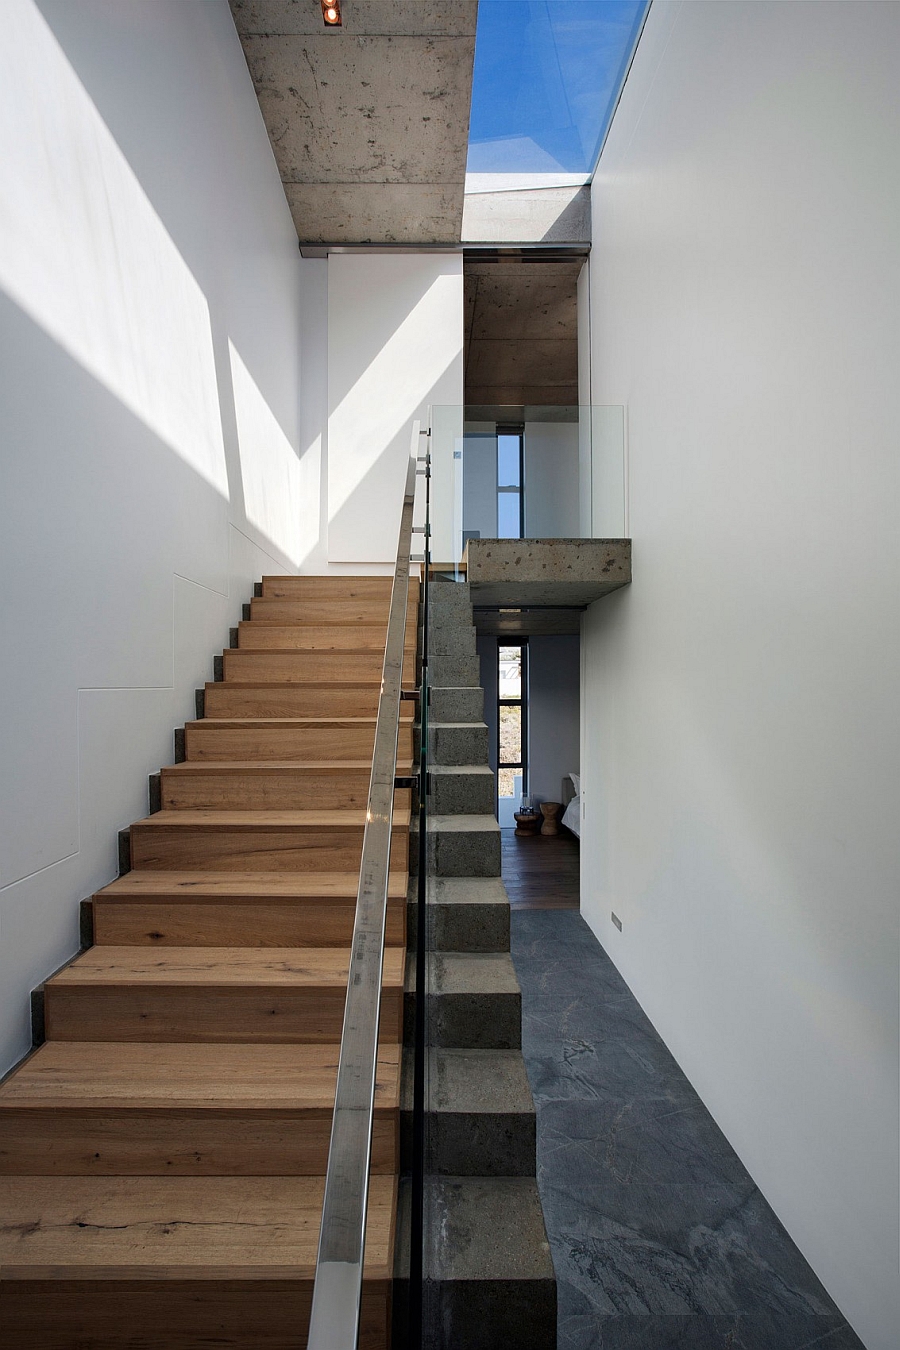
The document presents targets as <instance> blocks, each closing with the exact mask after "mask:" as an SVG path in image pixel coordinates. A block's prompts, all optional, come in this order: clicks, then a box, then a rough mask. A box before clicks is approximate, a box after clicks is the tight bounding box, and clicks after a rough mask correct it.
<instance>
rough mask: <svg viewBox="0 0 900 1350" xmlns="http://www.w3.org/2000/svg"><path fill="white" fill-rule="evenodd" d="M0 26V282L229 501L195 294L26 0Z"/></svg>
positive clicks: (9, 6) (12, 4)
mask: <svg viewBox="0 0 900 1350" xmlns="http://www.w3.org/2000/svg"><path fill="white" fill-rule="evenodd" d="M3 19H4V27H3V43H2V46H0V159H2V161H3V163H4V165H5V166H6V172H5V173H4V177H3V181H4V184H15V189H14V191H8V192H7V193H6V194H5V195H3V196H2V197H0V286H2V288H3V290H4V291H6V293H7V294H8V295H9V296H10V297H11V298H12V299H13V300H14V301H15V302H16V303H17V304H18V305H20V306H21V307H22V309H23V310H24V311H25V312H26V313H27V314H28V315H29V316H30V317H31V318H32V319H33V320H34V321H35V322H36V323H37V324H39V325H40V327H41V328H43V329H44V331H45V332H47V333H49V334H50V336H51V337H52V338H53V339H54V340H55V341H56V342H58V343H59V344H60V346H61V347H63V348H64V349H65V350H66V351H67V352H68V353H69V355H70V356H72V357H74V359H75V360H76V361H77V362H78V363H79V364H80V365H81V366H82V367H83V368H84V369H85V370H87V371H88V372H89V373H90V374H91V375H92V376H94V378H95V379H97V380H99V381H100V383H101V384H103V385H104V386H105V387H106V388H107V389H108V390H109V391H110V392H111V393H112V394H114V395H115V396H116V397H117V398H118V399H120V400H121V402H122V403H123V404H124V405H125V406H126V407H127V408H129V409H130V410H131V412H133V413H134V414H135V415H136V416H137V417H139V418H140V419H141V421H142V422H144V423H145V424H146V425H147V426H148V427H149V428H150V429H151V430H152V431H153V432H154V433H155V434H156V435H157V436H159V437H160V438H161V439H162V440H163V441H165V442H166V444H167V445H169V446H170V447H171V448H172V449H173V450H174V451H175V452H176V453H177V454H178V455H179V456H180V457H181V458H182V459H183V460H184V461H185V462H186V463H187V464H189V465H190V466H191V468H192V469H194V470H195V471H196V472H197V473H199V474H200V475H201V476H202V477H203V478H204V479H206V481H207V482H208V483H210V484H211V485H212V486H213V487H214V488H215V489H216V490H217V491H218V492H220V493H221V494H222V495H223V496H224V497H227V496H228V481H227V476H226V470H225V449H224V444H223V440H222V425H221V418H220V413H219V402H218V390H217V384H216V374H215V363H214V358H213V346H212V334H211V331H210V322H209V310H208V307H207V303H206V299H205V297H204V295H203V292H202V291H201V289H200V287H199V285H198V284H197V282H196V280H195V279H194V277H193V275H192V274H191V272H190V270H189V269H188V267H187V265H186V264H185V262H184V259H183V258H182V257H181V254H180V253H179V252H178V249H177V248H176V247H175V245H174V243H173V242H172V240H171V238H170V237H169V235H168V233H167V231H166V228H165V226H164V225H163V223H162V221H161V220H160V218H159V216H158V215H157V214H156V212H155V210H154V208H153V206H152V205H151V203H150V201H149V199H148V197H147V195H146V193H145V192H144V190H143V188H142V187H141V185H140V183H139V182H138V180H137V178H136V176H135V174H134V172H133V171H132V169H131V167H130V165H129V164H128V161H127V160H126V159H125V157H124V155H123V154H122V152H121V150H120V149H119V147H118V146H117V144H116V142H115V141H114V139H113V137H112V135H111V134H110V132H109V129H108V128H107V126H106V124H105V123H104V121H103V119H102V117H101V116H100V114H99V112H98V111H97V109H96V107H95V105H94V104H93V102H92V101H91V98H90V96H89V95H88V93H87V91H86V90H85V88H84V86H83V85H82V84H81V82H80V80H79V79H78V76H77V75H76V74H75V72H74V70H73V69H72V67H71V65H70V64H69V62H68V60H67V59H66V56H65V54H64V53H63V51H62V49H61V48H60V46H59V44H58V43H57V41H56V38H55V37H54V36H53V33H52V32H51V30H50V29H49V28H48V26H47V24H46V22H45V20H44V19H43V17H42V16H41V14H40V13H39V12H38V10H37V8H36V7H35V5H34V3H33V0H7V3H6V5H5V7H4V14H3Z"/></svg>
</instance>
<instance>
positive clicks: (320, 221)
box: [231, 0, 478, 244]
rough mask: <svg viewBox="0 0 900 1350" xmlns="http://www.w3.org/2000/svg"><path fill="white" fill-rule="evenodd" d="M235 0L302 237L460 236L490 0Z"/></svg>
mask: <svg viewBox="0 0 900 1350" xmlns="http://www.w3.org/2000/svg"><path fill="white" fill-rule="evenodd" d="M231 8H232V13H233V14H234V19H235V24H236V26H237V30H238V34H239V36H240V38H241V42H242V44H243V48H244V53H245V56H246V59H247V65H248V68H249V70H250V74H251V76H252V78H253V83H254V87H255V89H256V93H257V97H258V99H259V104H260V108H261V110H262V114H263V118H264V120H265V123H266V127H267V129H268V132H269V139H270V141H271V143H272V149H273V151H274V154H275V159H276V162H277V164H278V169H279V172H280V174H281V178H282V182H283V183H284V185H285V192H286V195H287V198H288V202H289V204H290V206H291V211H292V214H293V218H294V223H295V225H296V228H297V234H298V236H299V238H300V240H301V242H305V243H341V244H350V243H375V244H378V243H397V242H402V243H429V244H433V243H448V244H453V243H458V242H459V239H460V234H461V228H462V210H463V195H464V187H465V167H466V154H467V147H468V128H469V104H470V101H471V91H472V69H473V64H474V57H475V21H476V16H477V8H478V6H477V0H343V4H342V14H343V27H342V28H326V27H325V26H324V24H323V22H322V12H321V8H320V5H319V0H231ZM372 189H375V190H372ZM378 189H385V190H383V191H379V190H378ZM389 189H396V190H393V191H391V190H389Z"/></svg>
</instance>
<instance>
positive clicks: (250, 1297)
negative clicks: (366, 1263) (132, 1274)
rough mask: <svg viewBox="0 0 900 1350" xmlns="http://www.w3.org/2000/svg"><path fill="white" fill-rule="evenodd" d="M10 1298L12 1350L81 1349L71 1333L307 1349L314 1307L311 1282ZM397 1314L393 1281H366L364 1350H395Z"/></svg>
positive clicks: (57, 1286)
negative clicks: (393, 1332) (392, 1332)
mask: <svg viewBox="0 0 900 1350" xmlns="http://www.w3.org/2000/svg"><path fill="white" fill-rule="evenodd" d="M169 1274H170V1276H171V1275H173V1274H174V1272H169ZM2 1290H3V1292H2V1297H0V1345H3V1346H8V1347H9V1350H25V1347H29V1348H30V1350H73V1346H74V1345H75V1344H76V1342H73V1340H72V1327H73V1326H75V1327H77V1328H78V1341H77V1345H78V1346H79V1347H82V1346H84V1347H90V1350H123V1346H125V1345H134V1346H140V1350H174V1347H177V1350H209V1347H210V1346H212V1345H215V1346H217V1347H220V1350H305V1347H306V1343H307V1329H308V1327H309V1315H310V1308H311V1306H312V1278H308V1279H305V1280H289V1279H287V1278H282V1279H267V1278H264V1277H261V1276H260V1277H257V1278H256V1279H244V1280H238V1279H234V1278H226V1279H205V1280H190V1279H186V1278H184V1277H183V1276H178V1277H176V1278H168V1279H167V1278H166V1277H165V1275H164V1276H163V1277H162V1278H159V1279H141V1280H123V1279H120V1278H111V1279H105V1280H103V1279H95V1278H90V1277H89V1278H86V1279H82V1280H78V1279H75V1280H71V1279H61V1278H57V1279H50V1280H46V1279H19V1278H17V1279H10V1280H9V1281H8V1282H5V1283H4V1284H3V1286H2ZM390 1313H391V1286H390V1281H389V1280H387V1279H382V1280H377V1281H373V1280H366V1281H365V1283H364V1284H363V1294H362V1306H361V1310H360V1332H359V1350H385V1347H386V1346H388V1345H390V1326H391V1316H390ZM132 1334H133V1339H129V1340H125V1339H123V1336H129V1337H130V1336H132Z"/></svg>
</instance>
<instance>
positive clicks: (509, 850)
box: [500, 830, 579, 909]
mask: <svg viewBox="0 0 900 1350" xmlns="http://www.w3.org/2000/svg"><path fill="white" fill-rule="evenodd" d="M500 839H501V843H502V856H503V880H504V883H505V885H506V890H507V892H508V894H509V903H510V905H512V907H513V909H578V885H579V862H578V841H577V839H575V838H574V837H573V836H572V835H571V834H556V835H553V834H535V835H531V836H530V837H527V838H526V837H523V838H517V837H516V832H515V830H501V831H500Z"/></svg>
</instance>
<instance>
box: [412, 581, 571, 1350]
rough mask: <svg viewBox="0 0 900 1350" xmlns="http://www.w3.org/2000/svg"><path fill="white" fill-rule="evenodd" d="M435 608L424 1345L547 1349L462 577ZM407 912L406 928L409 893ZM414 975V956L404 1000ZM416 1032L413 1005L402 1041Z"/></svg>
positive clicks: (440, 585) (530, 1111)
mask: <svg viewBox="0 0 900 1350" xmlns="http://www.w3.org/2000/svg"><path fill="white" fill-rule="evenodd" d="M429 611H430V622H429V636H428V677H429V684H430V697H429V750H430V769H429V778H430V784H429V818H428V841H427V842H428V888H427V890H428V906H427V911H428V913H427V922H428V925H429V934H428V944H427V946H428V958H427V961H428V974H427V990H426V997H427V1001H428V1044H429V1049H428V1056H429V1064H428V1074H427V1078H428V1091H427V1096H426V1102H427V1107H426V1109H427V1111H428V1126H427V1129H428V1145H427V1150H426V1159H427V1160H426V1174H427V1175H426V1188H425V1251H424V1273H425V1291H424V1310H425V1317H424V1321H425V1327H426V1337H425V1344H426V1345H427V1346H429V1347H431V1350H456V1347H465V1350H501V1348H505V1347H507V1346H515V1347H516V1350H555V1347H556V1280H555V1276H554V1272H553V1265H552V1261H551V1258H550V1247H549V1243H548V1241H547V1235H546V1231H545V1228H544V1219H543V1213H542V1210H541V1202H540V1196H539V1194H538V1189H537V1184H536V1181H535V1172H536V1156H535V1147H536V1121H535V1110H534V1102H533V1100H532V1096H531V1090H530V1088H529V1085H528V1078H527V1076H526V1073H525V1063H524V1060H523V1058H522V1053H521V1018H522V1000H521V992H520V990H519V985H518V981H517V979H516V975H515V970H514V969H513V964H512V960H511V957H510V954H509V899H508V897H507V894H506V890H505V888H504V886H503V882H502V881H501V879H500V830H499V827H498V825H497V820H496V817H495V814H494V775H493V772H492V771H491V769H490V768H489V766H488V729H487V726H486V725H485V723H484V721H483V717H484V694H483V691H482V689H481V688H480V687H479V686H480V682H481V675H480V666H479V661H478V657H477V655H476V648H475V629H474V627H473V625H472V607H471V601H470V595H469V587H468V586H467V585H460V584H455V583H450V582H437V583H434V584H432V585H431V587H430V590H429ZM415 825H416V826H417V822H415ZM417 852H418V849H417V846H414V849H413V857H415V856H416V854H417ZM409 917H410V934H411V939H412V938H414V937H416V936H417V935H416V934H415V927H416V923H415V920H416V912H415V907H414V906H411V908H410V916H409ZM414 983H415V966H414V963H413V962H412V960H410V961H409V963H408V968H407V1008H408V1010H411V1002H412V993H413V990H414ZM410 1031H411V1019H410V1018H409V1017H408V1018H407V1041H409V1039H410ZM408 1077H409V1076H408V1074H405V1075H404V1083H403V1087H404V1125H405V1126H406V1130H405V1131H404V1136H405V1137H406V1138H408V1137H409V1134H410V1133H411V1122H410V1120H409V1115H408V1109H409V1104H410V1101H409V1095H408V1092H407V1088H408ZM401 1215H402V1209H401ZM400 1255H401V1257H402V1243H401V1253H400ZM398 1292H399V1290H398Z"/></svg>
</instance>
